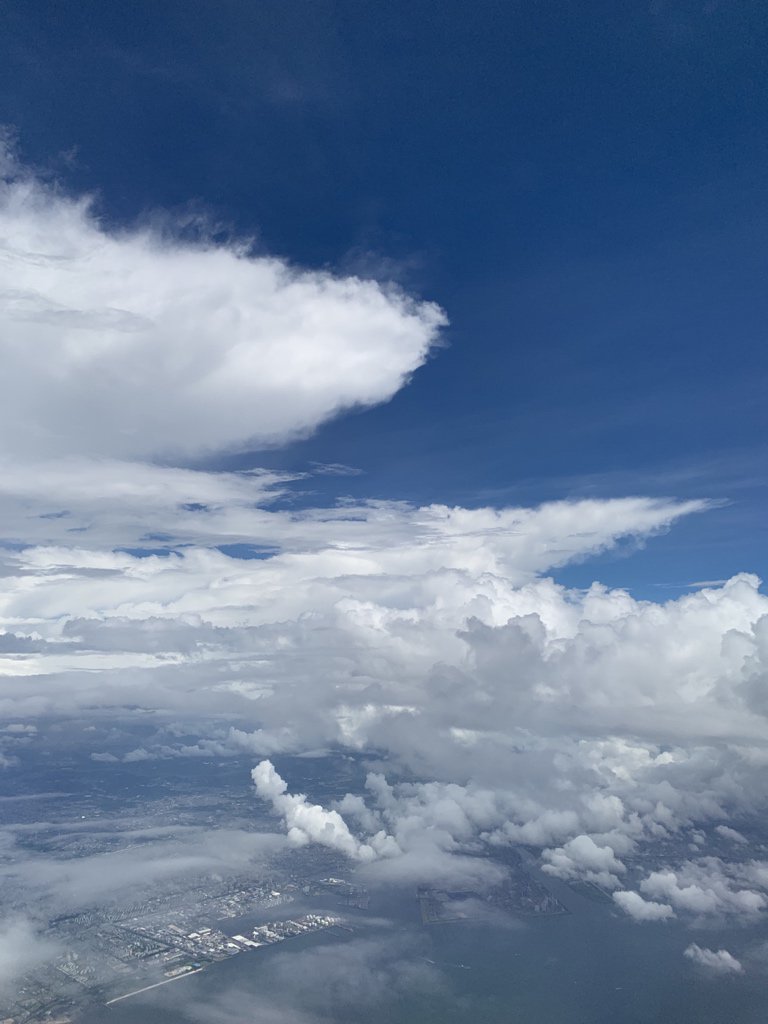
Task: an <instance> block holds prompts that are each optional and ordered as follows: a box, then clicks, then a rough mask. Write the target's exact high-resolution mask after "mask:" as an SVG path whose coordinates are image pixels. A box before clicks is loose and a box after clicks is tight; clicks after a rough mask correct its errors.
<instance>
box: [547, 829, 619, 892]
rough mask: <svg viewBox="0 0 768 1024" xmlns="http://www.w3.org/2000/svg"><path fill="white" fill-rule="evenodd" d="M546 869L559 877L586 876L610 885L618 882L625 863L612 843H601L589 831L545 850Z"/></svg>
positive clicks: (548, 872) (591, 879)
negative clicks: (610, 844)
mask: <svg viewBox="0 0 768 1024" xmlns="http://www.w3.org/2000/svg"><path fill="white" fill-rule="evenodd" d="M543 857H544V861H545V864H544V866H543V869H542V870H543V871H545V872H546V873H547V874H550V875H555V876H557V877H558V878H578V877H586V878H587V879H589V880H590V881H594V882H597V883H599V884H601V885H607V886H610V887H613V886H616V885H618V884H619V880H618V877H617V876H618V875H620V874H623V873H624V872H625V871H626V867H625V866H624V865H623V864H622V863H621V861H620V860H619V859H618V858H617V857H616V855H615V854H614V852H613V850H612V849H611V848H610V847H609V846H599V845H598V844H597V843H596V842H595V840H594V839H593V838H592V837H591V836H588V835H580V836H575V837H574V838H573V839H569V840H568V842H567V843H565V844H564V845H563V846H561V847H559V848H558V849H555V850H552V849H547V850H544V853H543Z"/></svg>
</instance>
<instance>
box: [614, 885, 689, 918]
mask: <svg viewBox="0 0 768 1024" xmlns="http://www.w3.org/2000/svg"><path fill="white" fill-rule="evenodd" d="M613 899H614V901H615V902H616V903H617V904H618V905H619V906H620V907H621V909H622V910H623V911H624V913H625V914H629V916H630V917H633V918H634V919H635V920H636V921H665V920H667V919H668V918H670V917H674V916H675V912H674V910H673V909H672V907H670V905H669V904H668V903H654V902H653V901H652V900H644V899H643V897H642V896H641V895H640V893H637V892H632V890H631V889H630V890H621V891H620V892H615V893H613Z"/></svg>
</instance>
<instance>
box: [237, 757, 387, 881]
mask: <svg viewBox="0 0 768 1024" xmlns="http://www.w3.org/2000/svg"><path fill="white" fill-rule="evenodd" d="M251 777H252V778H253V784H254V785H255V787H256V792H257V793H258V794H259V796H260V797H261V798H262V800H268V801H269V802H270V803H271V804H272V807H273V808H274V810H275V811H276V812H277V813H278V814H279V815H281V816H282V818H283V820H284V821H285V826H286V828H287V830H288V842H289V843H291V844H292V845H294V846H305V845H306V844H307V843H310V842H314V843H319V844H320V845H321V846H328V847H331V849H334V850H339V852H340V853H344V854H346V855H347V856H348V857H351V858H353V859H354V860H360V861H363V862H368V861H372V860H375V859H376V858H377V857H391V856H396V855H397V854H399V853H400V850H399V848H398V846H397V844H396V843H395V841H394V840H393V839H392V837H391V836H388V835H387V834H386V833H385V832H384V831H383V830H382V831H379V832H377V833H376V834H375V835H373V836H371V837H370V839H369V841H368V842H365V843H362V842H360V840H359V839H357V838H356V837H355V836H353V835H352V833H351V832H350V830H349V827H348V825H347V823H346V822H345V821H344V819H343V818H342V817H341V815H340V814H339V813H338V811H329V810H326V809H325V808H324V807H321V806H320V805H319V804H311V803H309V801H308V800H307V798H306V797H305V796H303V795H302V794H295V795H294V794H291V793H288V792H287V789H288V785H287V783H286V782H285V781H284V780H283V779H282V778H281V777H280V776H279V775H278V774H277V772H276V771H275V766H274V765H273V764H272V762H271V761H266V760H265V761H260V762H259V763H258V764H257V765H256V767H255V768H254V769H253V771H252V772H251Z"/></svg>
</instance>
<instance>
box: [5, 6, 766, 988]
mask: <svg viewBox="0 0 768 1024" xmlns="http://www.w3.org/2000/svg"><path fill="white" fill-rule="evenodd" d="M2 20H3V26H2V31H0V69H1V70H0V76H2V85H1V87H0V121H1V122H3V123H4V124H5V125H6V128H5V130H4V136H3V145H2V155H1V156H0V170H2V192H1V193H0V243H1V244H2V261H3V262H2V268H3V274H2V281H3V284H2V345H3V374H2V383H1V384H0V389H1V391H0V463H1V464H2V473H1V474H0V515H1V516H2V523H3V529H2V537H3V546H2V559H1V560H0V561H1V565H0V572H2V582H3V588H2V596H1V598H0V627H2V632H0V655H1V657H0V670H1V671H2V672H3V675H4V680H3V687H2V693H1V694H0V709H2V712H3V714H4V715H6V716H7V718H8V720H9V722H10V723H11V725H12V726H13V729H11V730H10V731H9V732H8V733H7V734H6V735H5V737H4V739H3V743H2V744H0V746H2V748H3V753H2V755H1V756H2V762H1V763H2V764H3V765H5V767H6V768H7V769H8V771H9V772H10V773H13V772H14V771H21V770H23V763H24V761H23V759H24V748H23V742H22V741H23V740H24V737H25V735H31V733H26V734H25V732H24V730H25V729H27V730H31V729H34V728H35V726H34V720H35V719H36V718H38V717H40V716H45V715H51V714H55V715H63V716H67V715H71V716H72V717H73V721H74V720H75V719H76V720H77V721H78V722H79V721H80V720H81V717H82V716H84V717H85V718H87V717H88V716H89V715H94V716H98V715H104V714H107V713H114V714H119V715H125V716H127V717H129V718H130V715H131V714H132V711H131V709H134V710H138V711H141V713H144V712H146V711H150V712H152V714H154V715H155V716H156V720H157V721H158V723H160V724H158V728H157V734H156V736H155V737H154V740H152V741H151V742H149V743H148V745H147V746H146V747H141V748H136V749H125V748H122V747H120V744H119V743H117V744H116V745H115V746H114V747H111V748H110V747H107V748H105V747H99V748H98V749H93V750H92V752H91V756H92V757H93V758H94V759H95V760H96V761H97V762H100V763H102V764H107V765H108V764H110V763H113V762H118V761H119V762H122V763H125V761H126V759H127V760H128V763H130V761H131V760H137V759H157V760H160V759H163V758H171V757H180V758H184V757H198V756H212V755H213V756H222V757H224V756H230V755H234V754H235V753H237V754H240V755H242V754H243V753H244V752H245V753H249V754H252V755H253V761H254V768H253V782H254V786H255V792H256V794H257V795H258V796H259V797H260V798H261V799H262V800H263V802H264V806H266V807H270V808H271V809H272V810H273V811H274V813H275V814H276V815H277V817H278V819H280V820H281V821H282V823H283V825H284V828H283V833H281V834H284V835H285V836H286V837H287V839H286V841H287V842H288V843H293V844H294V845H302V844H306V843H309V842H321V843H324V844H325V845H331V846H334V847H335V848H338V849H339V850H341V851H342V852H344V853H346V854H347V855H348V856H349V857H350V858H351V859H352V860H353V861H355V862H357V863H359V864H360V865H361V868H362V869H365V870H367V871H370V872H372V873H373V874H372V877H376V878H378V879H379V880H387V879H389V880H399V881H402V880H404V879H408V880H410V881H413V880H415V879H418V878H420V877H423V875H424V873H425V872H427V873H430V876H433V875H434V874H435V873H437V875H440V874H442V877H444V878H446V879H451V880H453V881H456V880H457V879H458V880H462V879H464V880H466V875H467V873H469V874H472V873H473V872H474V873H476V872H477V858H472V857H468V856H467V854H468V853H469V852H471V851H472V849H476V847H473V844H476V843H477V842H479V841H482V842H484V843H487V844H490V845H491V846H493V845H494V844H495V845H500V846H501V845H505V844H509V845H515V844H520V843H524V844H526V845H532V846H534V847H536V848H538V849H539V850H540V858H541V864H542V866H543V870H545V871H546V872H548V873H549V874H550V875H552V876H553V877H558V878H562V879H573V878H576V877H580V878H587V879H591V880H594V881H599V883H600V884H601V885H604V886H606V887H607V888H609V889H610V890H611V891H613V892H614V893H615V896H614V899H615V902H616V906H617V907H618V908H619V909H621V910H622V911H624V912H625V913H627V914H628V915H629V916H630V917H632V918H634V919H635V920H637V921H638V923H641V922H645V923H649V922H656V923H657V924H658V923H660V922H663V921H664V920H669V919H670V918H672V917H675V918H677V917H679V918H680V919H681V920H689V919H690V920H692V921H697V922H701V921H703V920H708V919H709V918H710V917H713V916H717V917H719V918H727V917H729V916H736V917H740V916H743V917H744V918H746V919H748V920H750V921H752V920H757V919H762V918H761V915H762V914H763V912H764V911H765V909H766V907H768V867H767V866H766V865H767V864H768V861H766V860H765V859H764V857H763V854H764V852H765V851H764V848H757V847H755V849H754V850H752V849H751V848H750V853H751V854H753V855H752V856H751V857H750V858H749V859H746V860H745V853H744V849H743V847H744V846H745V844H746V845H748V843H749V840H748V839H745V835H744V831H745V830H746V832H747V833H749V827H748V826H749V823H750V822H754V821H757V820H758V818H759V815H760V813H762V810H763V809H764V802H765V792H766V791H767V790H766V786H765V782H766V767H767V766H768V732H767V731H766V721H765V716H766V710H767V709H768V700H767V699H766V679H768V597H766V595H765V593H764V591H763V590H761V583H760V576H761V574H762V572H763V566H764V561H765V537H766V534H765V515H764V502H765V498H766V485H765V482H764V472H763V467H764V458H765V454H766V444H765V439H764V433H765V427H766V403H765V401H764V399H763V394H764V391H765V382H766V363H765V357H764V354H763V350H764V346H763V337H762V333H763V331H764V323H765V321H766V316H765V314H766V297H765V290H764V287H763V281H762V276H763V275H762V269H763V267H764V265H765V258H766V254H767V250H768V242H766V238H767V237H768V236H767V235H766V230H765V228H766V226H767V225H766V222H767V221H768V207H767V206H766V197H765V170H764V168H765V165H766V135H765V128H764V125H765V123H766V115H767V114H768V91H767V90H766V89H765V83H766V71H765V53H766V39H765V35H766V28H767V27H768V24H767V19H766V18H765V14H764V10H763V9H762V5H759V4H757V3H750V2H745V3H742V4H739V5H735V4H732V3H726V2H718V0H706V2H702V0H699V2H690V3H689V2H684V0H680V2H676V3H672V2H669V3H667V2H662V0H655V2H651V3H634V2H633V3H616V2H612V3H599V2H596V3H594V4H589V5H584V4H571V3H566V2H563V3H559V4H556V5H548V6H547V5H535V4H531V3H528V4H526V3H495V2H490V0H485V2H484V0H479V2H478V3H476V4H472V5H471V7H469V6H468V5H467V4H464V3H453V2H448V0H447V2H443V3H440V4H436V3H431V2H415V3H414V2H410V3H407V4H406V3H400V2H397V0H393V2H391V3H387V4H369V3H360V2H357V3H351V2H350V3H343V2H337V3H324V2H320V0H318V2H312V3H308V2H307V3H299V2H291V0H287V2H281V3H270V2H264V3H258V4H254V3H235V2H229V3H227V2H224V3H218V4H215V5H214V4H208V3H189V2H185V3H174V2H171V0H169V2H167V3H163V4H161V5H156V4H148V3H143V2H139V3H134V4H131V5H118V4H103V3H90V2H85V0H84V2H80V3H78V4H76V5H72V4H62V3H43V2H41V3H39V4H37V5H36V6H35V9H34V11H33V12H30V9H29V6H28V5H24V4H16V3H13V2H9V3H6V4H5V6H4V8H3V12H2ZM110 709H112V710H110ZM179 721H182V723H183V726H184V728H183V729H182V730H181V732H180V731H179V729H180V727H179V725H178V722H179ZM174 723H175V724H174ZM190 734H193V735H194V737H195V741H194V742H181V741H180V740H179V736H181V735H190ZM78 742H79V741H78ZM330 749H333V750H339V749H341V750H349V751H353V752H355V753H356V754H359V755H361V756H369V757H370V758H371V773H370V775H369V778H368V783H367V788H366V792H365V793H364V794H359V793H350V794H348V796H347V797H345V798H344V800H342V801H340V802H339V804H338V806H335V807H323V806H321V805H319V804H314V803H312V801H311V799H310V798H309V797H307V796H306V795H304V794H300V793H294V792H292V791H291V788H290V780H286V779H284V778H283V777H282V776H281V775H280V772H279V770H278V769H279V766H278V767H277V768H276V767H275V764H274V763H273V761H272V760H271V758H275V757H278V758H279V756H280V755H287V754H302V753H307V752H312V751H314V752H317V751H320V752H322V751H324V750H330ZM745 823H746V824H745ZM717 828H720V829H725V830H726V831H725V832H723V831H720V832H716V831H714V830H716V829H717ZM681 835H684V836H685V837H686V841H687V844H688V845H687V849H688V851H689V853H690V856H687V857H686V858H685V859H684V860H683V861H682V862H680V863H670V864H668V865H665V866H662V868H660V869H659V870H653V871H648V872H646V873H645V875H643V876H637V877H634V876H632V877H631V871H630V868H629V867H628V864H629V863H630V862H631V858H632V857H634V856H635V855H636V854H637V853H638V851H639V850H641V849H643V848H645V846H647V845H650V846H653V844H654V843H655V842H656V841H658V840H659V839H665V838H669V837H670V836H676V837H678V838H679V837H680V836H681ZM708 837H710V838H711V837H714V839H713V840H712V841H713V842H714V844H715V845H714V847H712V848H711V849H710V847H709V846H708V845H707V843H708V842H709V839H708ZM723 844H725V847H726V848H727V850H730V851H731V853H732V854H733V856H732V857H730V856H729V855H727V854H725V853H724V852H723V849H724V847H723ZM761 850H762V852H761ZM761 857H762V858H763V859H761ZM488 871H489V872H491V873H492V869H491V868H490V867H489V868H488ZM492 880H493V879H491V878H490V877H489V878H486V879H485V881H486V882H488V883H489V884H490V882H491V881H492ZM473 882H477V879H476V878H474V877H473ZM686 949H687V950H688V951H687V952H684V951H683V950H681V962H682V961H683V959H687V961H689V962H690V963H691V964H697V965H699V966H703V967H707V966H708V967H709V968H711V969H713V970H720V971H721V972H728V973H731V974H738V973H739V970H740V963H739V961H738V959H737V958H735V957H734V956H733V954H732V953H731V952H730V951H728V950H714V951H713V950H709V949H707V948H706V947H704V946H701V945H700V944H697V943H695V942H693V941H692V943H691V944H690V946H689V947H686ZM721 953H723V954H725V955H721ZM710 954H711V955H710ZM729 957H730V958H731V959H732V960H733V963H732V962H731V959H728V958H729ZM734 965H736V966H734Z"/></svg>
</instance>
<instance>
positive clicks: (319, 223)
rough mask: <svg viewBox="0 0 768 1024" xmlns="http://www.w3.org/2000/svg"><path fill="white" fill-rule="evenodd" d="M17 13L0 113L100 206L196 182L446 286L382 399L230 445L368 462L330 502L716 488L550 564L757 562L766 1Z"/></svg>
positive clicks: (268, 220)
mask: <svg viewBox="0 0 768 1024" xmlns="http://www.w3.org/2000/svg"><path fill="white" fill-rule="evenodd" d="M2 19H3V23H4V27H3V30H2V33H0V68H2V72H1V74H2V89H1V90H0V94H1V97H2V98H1V99H0V120H2V121H3V122H5V123H6V124H9V125H13V126H15V128H16V129H17V131H18V134H19V140H20V146H21V150H22V153H23V155H24V158H25V159H27V160H28V161H31V162H32V163H34V164H36V165H37V166H41V165H44V166H47V167H49V168H51V169H52V170H53V171H54V172H55V173H56V174H57V175H58V176H59V177H60V178H61V180H62V181H64V182H66V184H67V186H68V187H71V188H72V189H73V190H75V191H81V190H95V191H97V193H98V196H99V200H98V204H99V210H100V212H101V213H102V214H103V216H104V217H105V218H106V219H107V220H108V221H110V222H112V223H113V224H115V225H121V224H126V223H132V222H134V221H135V219H136V218H137V217H146V216H147V215H148V214H151V213H152V212H153V211H155V213H156V212H157V211H159V210H166V211H168V210H170V211H172V213H173V214H174V215H175V216H183V215H184V214H185V212H195V211H197V212H204V213H206V214H207V215H208V216H210V217H211V218H212V219H213V220H215V221H219V222H221V224H222V225H223V231H224V232H227V231H231V232H232V233H234V234H236V235H254V236H255V237H256V238H257V247H258V248H260V249H263V251H265V252H268V253H272V254H278V255H280V256H283V257H285V258H287V259H289V260H291V261H293V262H296V263H298V264H300V265H303V266H308V267H328V268H330V269H332V270H334V271H342V272H347V273H348V272H354V271H358V272H360V273H362V274H365V275H370V274H372V275H374V276H378V277H381V278H390V277H394V278H395V279H396V280H399V281H400V282H402V283H403V285H404V286H405V287H406V288H407V289H408V290H409V291H411V292H414V293H417V294H419V295H421V296H423V297H425V298H428V299H432V300H435V301H437V302H438V303H440V305H442V306H443V308H444V309H445V310H446V311H447V313H448V316H449V318H450V321H451V325H450V328H449V329H448V331H447V332H446V334H445V339H444V340H445V342H446V345H445V347H444V348H442V349H440V350H439V351H437V352H436V353H435V354H434V355H433V356H432V357H431V358H430V360H429V361H428V363H427V365H426V366H424V367H422V368H421V369H419V370H418V371H417V372H416V374H415V376H414V378H413V381H412V382H411V384H410V386H409V387H407V388H405V389H403V390H401V391H400V392H399V393H397V394H396V395H395V397H394V398H393V399H392V400H391V401H389V402H388V403H386V404H384V405H381V406H379V407H377V408H374V409H368V410H366V411H364V412H361V413H358V414H351V415H347V416H345V417H342V418H341V419H338V420H335V421H333V422H331V423H329V424H326V425H325V426H323V427H321V428H320V430H319V431H318V432H317V433H316V434H314V435H313V436H312V437H311V438H310V439H308V440H306V441H303V442H301V443H296V444H293V445H291V446H288V447H282V448H280V449H279V450H273V451H266V452H258V453H257V454H255V455H254V454H245V455H239V456H237V457H232V458H230V459H228V460H226V461H218V462H217V463H216V465H217V466H223V465H226V466H228V467H240V466H246V465H253V464H258V465H263V466H268V467H271V468H279V469H287V470H301V469H305V468H306V467H307V466H308V465H309V464H310V463H312V462H322V463H344V464H348V465H351V466H354V467H358V468H359V469H361V470H362V471H363V472H362V473H361V474H360V475H358V476H349V477H344V478H343V479H342V480H341V481H340V479H339V478H338V477H332V476H329V477H321V478H317V479H316V480H315V481H314V483H313V485H312V486H313V488H314V491H315V493H314V494H313V495H311V500H312V501H313V502H315V503H317V502H318V501H323V500H328V501H330V500H333V498H335V497H336V495H338V494H339V493H342V494H349V495H352V496H354V497H376V498H387V499H407V500H412V501H416V502H424V503H427V502H432V501H441V502H447V503H453V502H456V503H461V504H463V505H467V506H474V505H480V504H486V503H491V504H497V505H503V504H510V503H520V504H531V503H535V502H538V501H541V500H548V499H552V498H559V497H568V496H601V497H609V496H611V497H612V496H623V495H628V494H636V493H642V494H647V495H652V496H653V495H667V496H673V497H680V498H690V497H709V498H716V499H722V500H723V501H724V502H726V503H725V504H723V506H722V507H720V508H715V509H712V510H710V511H709V512H707V513H706V514H704V515H698V516H693V517H689V518H687V519H686V520H685V521H683V522H682V523H680V524H678V525H676V527H675V529H674V530H673V531H672V532H671V533H670V534H669V535H667V536H665V537H662V538H657V539H655V540H654V541H653V542H652V543H651V545H650V546H649V547H648V548H647V549H646V550H645V552H644V554H643V556H642V558H637V557H635V558H631V559H618V560H616V559H615V557H613V556H611V557H610V558H606V559H604V564H603V565H601V566H600V568H599V571H598V570H597V569H596V568H595V566H594V563H590V565H589V567H579V566H577V567H570V568H568V569H567V570H562V571H561V572H560V574H559V578H561V579H563V580H564V581H566V582H569V583H575V584H577V585H580V584H581V583H585V582H588V581H589V580H590V579H591V578H592V577H593V576H594V575H595V573H596V572H598V574H599V576H600V578H601V579H602V580H604V581H605V582H606V583H608V584H616V585H623V586H630V587H632V588H634V589H635V591H636V592H638V593H641V594H642V595H644V596H648V597H665V596H667V594H668V593H669V589H668V588H669V585H675V584H685V583H687V582H690V581H694V580H699V579H719V578H722V577H727V576H730V575H732V574H733V573H734V572H737V571H740V570H750V571H757V572H760V571H761V570H762V568H763V563H764V551H765V527H764V515H763V507H764V500H765V497H766V492H765V485H764V465H765V454H766V446H765V442H764V437H765V428H766V425H767V424H766V418H767V416H768V413H767V412H766V410H767V409H768V404H767V403H766V402H765V400H764V392H765V383H766V365H765V357H764V340H763V335H764V331H765V323H766V320H767V319H768V317H767V316H766V314H767V313H768V299H767V298H766V291H765V287H764V280H763V278H764V267H765V263H766V255H768V243H767V242H766V239H767V238H768V235H767V234H766V227H767V226H768V206H767V204H766V179H765V167H766V156H767V155H768V154H767V153H766V135H765V128H764V126H765V123H766V117H767V116H768V91H766V89H765V87H764V86H765V53H766V43H767V42H768V41H767V40H766V30H767V29H768V18H766V16H765V10H764V7H763V5H761V4H759V3H751V2H745V3H741V4H738V5H735V4H732V3H726V2H717V0H710V2H703V0H702V2H675V3H665V2H661V0H659V2H652V3H635V2H632V3H629V2H618V3H617V2H611V3H591V4H586V5H585V4H576V3H558V4H551V5H538V4H533V3H527V4H526V3H496V2H487V0H480V2H478V3H475V4H472V5H467V4H466V3H461V2H451V0H447V2H443V3H440V4H438V3H433V2H416V3H413V2H410V3H401V2H397V0H392V2H388V3H385V4H374V3H361V2H347V3H345V2H336V3H325V2H311V3H310V2H303V3H301V2H292V0H288V2H281V3H250V2H249V3H238V2H230V3H222V4H206V3H189V2H184V3H175V2H171V0H168V2H165V3H163V4H161V5H157V4H149V3H143V2H137V3H134V4H130V5H127V4H126V5H118V4H104V3H101V2H95V3H94V2H79V3H77V4H76V5H72V4H69V5H63V4H60V3H44V2H41V3H39V4H36V5H35V9H34V15H33V16H30V9H29V6H28V5H26V4H22V3H13V2H9V3H7V4H6V5H4V12H3V14H2ZM325 489H327V493H324V490H325ZM656 584H664V585H665V586H663V587H660V588H658V587H656Z"/></svg>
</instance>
